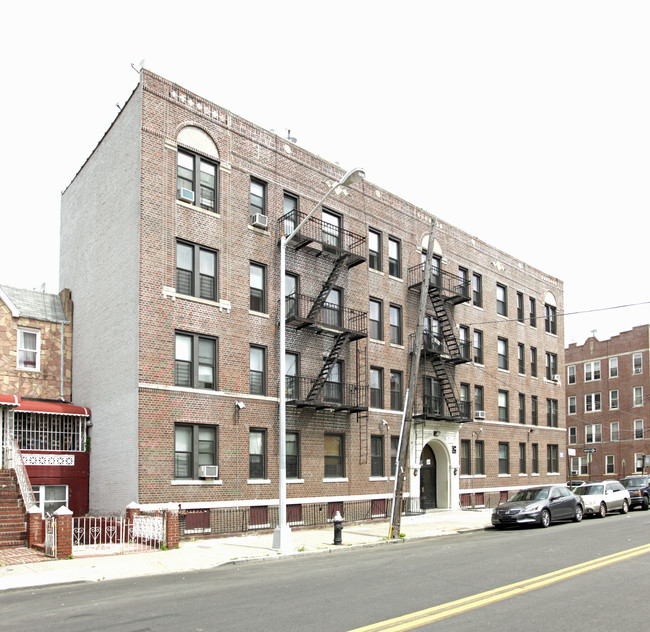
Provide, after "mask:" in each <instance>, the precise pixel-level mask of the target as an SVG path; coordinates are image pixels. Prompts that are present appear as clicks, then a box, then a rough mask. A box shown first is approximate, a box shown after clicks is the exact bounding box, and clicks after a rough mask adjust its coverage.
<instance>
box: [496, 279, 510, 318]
mask: <svg viewBox="0 0 650 632" xmlns="http://www.w3.org/2000/svg"><path fill="white" fill-rule="evenodd" d="M497 314H500V315H501V316H507V315H508V288H507V287H506V286H505V285H501V283H497Z"/></svg>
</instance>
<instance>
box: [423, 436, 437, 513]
mask: <svg viewBox="0 0 650 632" xmlns="http://www.w3.org/2000/svg"><path fill="white" fill-rule="evenodd" d="M420 464H421V467H420V508H421V509H435V508H436V507H437V506H438V501H437V498H436V457H435V456H434V454H433V450H432V449H431V447H430V446H428V445H425V446H424V450H422V454H421V455H420Z"/></svg>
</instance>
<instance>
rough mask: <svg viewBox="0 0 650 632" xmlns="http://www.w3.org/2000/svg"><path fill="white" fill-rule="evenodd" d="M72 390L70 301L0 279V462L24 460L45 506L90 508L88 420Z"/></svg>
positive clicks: (64, 294) (9, 463)
mask: <svg viewBox="0 0 650 632" xmlns="http://www.w3.org/2000/svg"><path fill="white" fill-rule="evenodd" d="M71 396H72V301H71V299H70V292H69V291H68V290H63V291H62V292H61V293H60V294H59V295H57V294H47V293H45V292H37V291H33V290H24V289H19V288H14V287H9V286H6V285H0V421H1V434H2V452H1V454H0V466H1V467H2V468H7V467H11V468H19V467H20V464H18V463H17V460H21V461H22V462H23V463H24V466H25V469H26V472H27V475H28V476H29V480H30V482H31V484H32V489H33V491H34V495H35V500H36V502H37V504H38V505H39V506H40V508H41V510H42V511H47V512H49V513H51V512H53V511H54V510H56V509H57V508H58V507H59V506H61V505H64V504H65V505H67V506H68V507H69V508H70V509H71V510H72V511H73V512H74V513H75V514H76V515H80V514H84V513H86V512H87V511H88V466H89V458H88V452H87V450H86V448H87V446H86V424H87V422H88V419H89V416H90V411H89V410H88V409H86V408H83V407H81V406H75V405H73V404H71V403H70V400H71Z"/></svg>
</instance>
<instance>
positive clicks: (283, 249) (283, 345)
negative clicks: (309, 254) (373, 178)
mask: <svg viewBox="0 0 650 632" xmlns="http://www.w3.org/2000/svg"><path fill="white" fill-rule="evenodd" d="M365 177H366V174H365V173H364V172H363V170H362V169H358V168H357V169H351V170H350V171H348V172H347V173H346V174H345V175H344V176H343V177H342V178H341V179H340V180H339V181H338V182H336V183H335V184H334V185H332V186H331V187H330V189H329V190H328V191H327V193H325V195H324V196H323V197H322V198H321V199H320V200H319V201H318V202H317V203H316V205H315V206H314V208H313V209H312V210H311V211H310V212H309V213H308V214H307V215H306V216H305V217H304V218H303V220H302V221H301V222H300V223H299V224H298V225H297V226H296V227H295V228H294V229H293V230H292V231H291V233H290V234H289V235H284V234H283V235H282V236H281V237H280V341H279V347H280V371H279V372H280V377H279V395H280V397H279V399H280V403H279V408H280V410H279V429H278V440H279V443H280V445H279V450H278V454H279V469H278V526H277V527H276V528H275V530H274V532H273V548H274V549H278V550H279V551H280V552H289V551H291V550H292V548H293V546H292V543H291V528H290V527H289V526H288V525H287V390H286V389H287V385H286V376H285V373H286V370H287V369H286V357H285V356H286V351H287V330H286V318H287V306H286V296H285V294H286V290H287V284H286V272H287V244H288V243H289V242H290V241H291V240H292V239H293V237H294V236H295V235H296V233H298V231H299V230H300V229H301V228H302V227H303V225H304V224H305V222H307V220H308V219H309V218H310V217H311V216H312V215H313V214H314V213H315V212H316V211H317V210H318V209H319V208H320V206H321V204H323V202H324V201H325V200H326V199H327V198H328V197H329V196H330V195H331V194H332V193H334V191H336V189H338V188H339V187H344V186H350V185H351V184H354V183H355V182H360V181H361V180H363V179H364V178H365ZM282 232H283V233H284V226H283V231H282Z"/></svg>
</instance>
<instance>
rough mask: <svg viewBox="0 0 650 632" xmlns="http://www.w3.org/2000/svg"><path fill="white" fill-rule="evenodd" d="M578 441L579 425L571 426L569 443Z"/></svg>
mask: <svg viewBox="0 0 650 632" xmlns="http://www.w3.org/2000/svg"><path fill="white" fill-rule="evenodd" d="M574 443H578V428H577V426H569V444H574Z"/></svg>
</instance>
